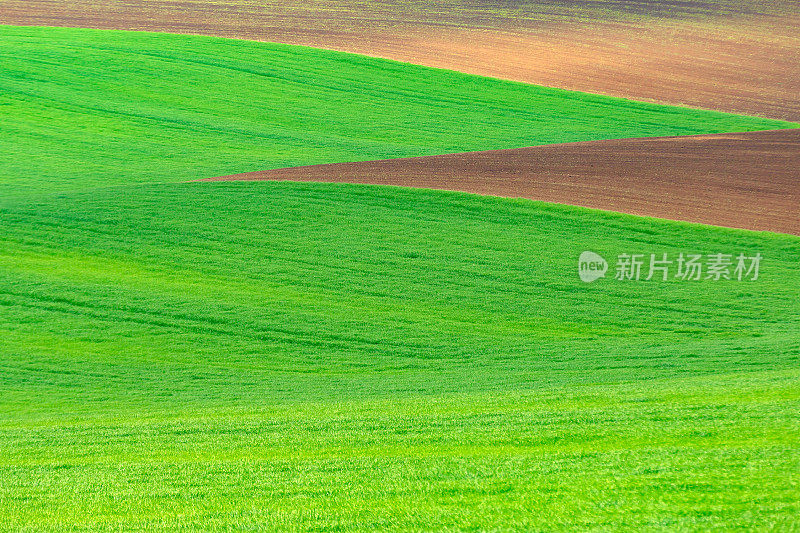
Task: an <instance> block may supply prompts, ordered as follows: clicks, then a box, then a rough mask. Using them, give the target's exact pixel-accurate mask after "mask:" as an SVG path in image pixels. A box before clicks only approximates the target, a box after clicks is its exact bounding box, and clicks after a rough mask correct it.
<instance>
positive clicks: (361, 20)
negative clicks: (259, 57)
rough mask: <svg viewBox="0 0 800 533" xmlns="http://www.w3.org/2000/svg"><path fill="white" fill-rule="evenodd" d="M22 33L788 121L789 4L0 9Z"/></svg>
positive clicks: (797, 70) (66, 5)
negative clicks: (92, 37) (35, 30)
mask: <svg viewBox="0 0 800 533" xmlns="http://www.w3.org/2000/svg"><path fill="white" fill-rule="evenodd" d="M3 7H4V13H3V15H4V16H3V20H4V21H6V22H7V23H10V24H20V25H40V26H41V25H48V26H50V25H55V26H64V25H66V26H84V27H98V28H107V29H137V30H148V31H166V32H175V33H194V34H206V35H217V36H220V37H236V38H244V39H252V40H257V41H269V42H285V43H288V44H298V45H307V46H316V47H319V48H328V49H336V50H342V51H345V52H354V53H363V54H366V55H372V56H380V57H387V58H390V59H398V60H402V61H408V62H410V63H416V64H424V65H427V66H431V67H440V68H452V69H454V70H459V71H462V72H468V73H471V74H479V75H484V76H495V77H499V78H505V79H514V80H517V81H523V82H527V83H534V84H539V85H547V86H553V87H561V88H565V89H574V90H579V91H585V92H590V93H601V94H611V95H614V96H621V97H626V98H631V99H634V100H647V101H657V102H660V103H668V104H676V105H678V104H683V105H689V106H693V107H702V108H707V109H717V110H720V111H728V112H737V113H744V114H748V115H758V116H765V117H771V118H780V119H784V120H795V121H797V120H800V101H798V98H797V94H798V92H800V89H799V88H798V87H799V85H798V83H799V82H800V58H798V51H800V39H798V35H800V12H798V9H797V4H796V2H794V3H792V2H789V1H784V2H780V3H776V2H755V1H750V2H745V3H743V2H729V1H719V0H710V1H704V2H675V1H668V2H661V1H659V2H653V1H642V2H628V1H626V2H614V1H610V2H606V1H600V2H581V3H580V5H578V3H576V2H564V1H529V2H506V3H502V4H501V3H497V2H493V3H491V4H490V3H486V2H481V3H475V2H458V1H456V2H447V4H446V7H445V6H444V5H443V4H441V3H431V2H406V1H392V2H377V3H376V2H371V3H367V4H365V3H363V2H354V1H344V2H343V1H339V0H337V1H335V2H320V3H317V2H315V3H313V4H309V3H308V2H296V1H286V2H244V1H240V0H225V1H221V2H213V3H209V2H206V1H202V0H188V1H187V0H163V1H160V2H158V3H153V2H149V1H143V0H125V1H122V0H112V1H107V2H103V3H102V5H99V4H98V3H96V2H94V3H91V2H83V1H75V0H72V1H68V2H59V3H58V5H54V4H53V2H50V1H46V0H6V1H5V2H4V6H3Z"/></svg>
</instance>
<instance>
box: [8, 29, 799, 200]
mask: <svg viewBox="0 0 800 533" xmlns="http://www.w3.org/2000/svg"><path fill="white" fill-rule="evenodd" d="M0 61H1V62H2V65H3V68H2V69H0V109H3V112H4V117H3V122H2V125H1V126H0V127H2V131H3V135H0V187H6V186H7V188H8V190H9V191H12V192H13V193H14V194H17V192H18V191H21V190H22V188H29V187H38V188H40V189H43V190H45V191H49V190H52V189H54V188H55V189H76V188H81V187H85V186H97V185H114V184H125V183H137V182H139V183H141V182H146V181H147V182H159V181H160V182H168V181H185V180H192V179H199V178H206V177H211V176H219V175H225V174H234V173H239V172H245V171H250V170H261V169H266V168H282V167H288V166H297V165H309V164H318V163H337V162H344V161H364V160H374V159H387V158H394V157H414V156H423V155H435V154H444V153H455V152H467V151H476V150H493V149H501V148H519V147H523V146H533V145H538V144H550V143H562V142H574V141H588V140H598V139H608V138H621V137H645V136H647V137H649V136H666V135H691V134H701V133H722V132H731V131H740V132H741V131H752V130H770V129H777V128H782V127H787V128H789V127H796V124H792V123H788V122H780V121H776V120H769V119H762V118H756V117H745V116H741V115H733V114H727V113H720V112H717V111H704V110H694V109H686V108H679V107H674V106H663V105H656V104H650V103H643V102H634V101H631V100H624V99H620V98H611V97H608V96H601V95H594V94H588V93H578V92H569V91H564V90H560V89H549V88H546V87H540V86H533V85H526V84H522V83H516V82H511V81H504V80H497V79H492V78H485V77H480V76H473V75H469V74H463V73H460V72H452V71H446V70H440V69H432V68H428V67H421V66H417V65H410V64H407V63H398V62H396V61H387V60H385V59H375V58H369V57H364V56H358V55H354V54H345V53H341V52H332V51H328V50H318V49H313V48H307V47H299V46H290V45H280V44H269V43H259V42H253V41H242V40H234V39H219V38H212V37H202V36H189V35H174V34H153V33H142V32H119V31H102V30H92V29H74V28H26V27H22V28H21V27H12V26H0ZM87 154H90V155H89V156H87ZM12 192H9V194H11V193H12Z"/></svg>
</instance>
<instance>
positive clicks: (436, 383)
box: [0, 27, 800, 531]
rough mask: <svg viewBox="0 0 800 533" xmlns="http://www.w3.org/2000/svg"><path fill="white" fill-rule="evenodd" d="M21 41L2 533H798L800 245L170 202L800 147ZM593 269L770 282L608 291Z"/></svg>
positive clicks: (6, 325)
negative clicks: (430, 172)
mask: <svg viewBox="0 0 800 533" xmlns="http://www.w3.org/2000/svg"><path fill="white" fill-rule="evenodd" d="M0 40H2V44H3V45H2V47H0V56H2V69H0V88H2V92H0V102H1V103H2V105H0V110H2V113H3V119H4V120H3V122H2V123H1V124H0V128H2V130H0V131H1V132H2V135H0V154H2V155H0V184H1V185H0V222H2V223H0V339H2V342H0V529H5V530H19V529H24V528H28V529H30V530H59V531H61V530H78V529H92V530H104V529H106V530H111V529H120V528H126V529H137V528H147V529H165V530H174V529H176V528H180V527H184V528H189V529H213V528H218V529H236V528H240V529H259V528H263V529H274V530H287V529H288V530H292V529H302V530H309V529H310V530H326V531H330V530H353V531H364V530H387V529H390V530H391V529H394V530H432V529H438V530H441V529H451V530H500V531H503V530H509V531H511V530H519V529H532V530H551V529H567V530H589V529H617V530H630V531H641V530H642V529H655V530H658V529H660V530H669V531H674V530H681V529H684V530H685V529H693V530H713V529H717V530H730V529H736V528H741V529H769V528H773V529H782V530H790V529H792V528H796V527H797V524H798V522H797V516H798V514H800V504H798V502H799V501H800V488H799V487H800V484H799V483H798V474H797V473H798V471H800V442H798V438H797V435H798V430H799V429H800V415H799V414H798V413H800V381H798V378H799V377H800V366H799V365H798V362H800V309H799V308H798V305H797V302H798V299H799V298H800V275H799V274H800V271H798V268H797V258H798V256H800V238H798V237H795V236H788V235H780V234H770V233H754V232H746V231H739V230H729V229H722V228H713V227H707V226H697V225H690V224H685V223H678V222H667V221H660V220H655V219H646V218H638V217H632V216H626V215H620V214H612V213H603V212H598V211H590V210H586V209H581V208H573V207H565V206H557V205H548V204H542V203H536V202H531V201H528V200H511V199H499V198H491V197H478V196H471V195H466V194H459V193H450V192H436V191H426V190H409V189H401V188H388V187H375V186H355V185H334V184H309V183H303V184H299V183H294V184H292V183H282V182H275V183H247V182H243V183H230V182H229V183H222V182H218V183H175V182H177V181H182V180H186V179H190V178H199V177H208V176H211V175H214V174H225V173H232V172H239V171H244V170H254V169H262V168H268V167H269V166H280V165H286V164H299V163H314V162H323V161H325V162H332V161H337V160H348V159H368V158H369V159H371V158H376V157H388V156H394V155H420V154H423V153H439V152H444V151H455V150H465V149H481V148H498V147H509V146H519V145H524V144H536V143H547V142H558V141H564V140H579V139H590V138H603V137H611V136H628V135H637V136H641V135H665V134H688V133H700V132H713V131H742V130H748V129H770V128H776V127H782V126H791V125H790V124H787V123H779V122H774V121H766V120H761V119H752V118H747V117H739V116H733V115H724V114H720V113H713V112H705V111H694V110H688V109H678V108H666V107H659V106H654V105H649V104H639V103H634V102H628V101H622V100H614V99H610V98H604V97H595V96H591V95H581V94H577V93H567V92H563V91H555V90H547V89H542V88H538V87H531V86H525V85H521V84H514V83H508V82H500V81H496V80H490V79H483V78H477V77H471V76H465V75H461V74H456V73H451V72H443V71H435V70H431V69H425V68H420V67H413V66H409V65H402V64H398V63H391V62H384V61H378V60H372V59H365V58H360V57H352V56H347V55H343V54H337V53H327V52H320V51H313V50H310V49H300V48H293V47H285V46H278V45H262V44H256V43H246V42H240V41H226V40H220V39H204V38H188V37H177V36H167V35H150V34H127V33H102V32H96V31H82V30H49V29H31V28H9V27H2V28H0ZM434 88H435V89H434ZM465 124H466V125H467V126H466V127H465ZM587 249H588V250H594V251H595V252H598V253H600V254H602V255H603V256H605V257H606V258H607V259H609V260H612V258H613V257H614V256H616V254H619V253H623V252H628V253H631V252H633V253H644V254H649V253H662V252H669V253H671V254H673V255H674V254H677V253H679V252H684V253H702V254H711V253H720V252H721V253H731V254H738V253H746V254H748V255H753V254H755V253H760V254H762V256H763V257H764V260H763V264H762V268H761V274H760V279H759V280H757V281H743V282H737V281H712V280H708V281H698V282H690V281H679V280H674V279H671V280H669V281H663V282H662V281H651V282H645V281H641V282H632V281H631V282H623V281H615V280H613V279H605V280H599V281H597V282H595V283H592V284H584V283H582V282H581V281H580V280H579V279H578V276H577V258H578V255H579V254H580V253H581V252H582V251H583V250H587ZM612 268H613V265H612ZM764 487H769V489H768V490H765V488H764Z"/></svg>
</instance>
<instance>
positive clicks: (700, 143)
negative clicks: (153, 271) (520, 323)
mask: <svg viewBox="0 0 800 533" xmlns="http://www.w3.org/2000/svg"><path fill="white" fill-rule="evenodd" d="M217 180H291V181H321V182H346V183H369V184H380V185H399V186H404V187H422V188H431V189H446V190H454V191H465V192H471V193H477V194H486V195H493V196H505V197H522V198H530V199H533V200H543V201H547V202H556V203H561V204H570V205H580V206H585V207H593V208H597V209H604V210H610V211H618V212H623V213H631V214H635V215H645V216H652V217H658V218H666V219H673V220H684V221H690V222H699V223H703V224H713V225H717V226H727V227H734V228H743V229H750V230H766V231H773V232H780V233H791V234H795V235H800V129H798V130H780V131H766V132H753V133H736V134H720V135H699V136H689V137H659V138H644V139H622V140H610V141H591V142H581V143H569V144H556V145H547V146H536V147H531V148H520V149H514V150H496V151H487V152H470V153H463V154H449V155H441V156H429V157H416V158H408V159H390V160H382V161H369V162H360V163H342V164H331V165H315V166H305V167H294V168H285V169H279V170H267V171H261V172H250V173H246V174H237V175H233V176H222V177H218V178H209V179H207V180H202V181H217Z"/></svg>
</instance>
